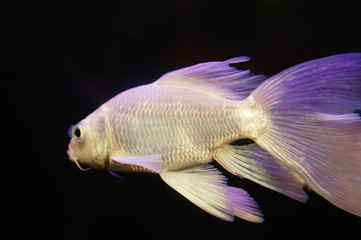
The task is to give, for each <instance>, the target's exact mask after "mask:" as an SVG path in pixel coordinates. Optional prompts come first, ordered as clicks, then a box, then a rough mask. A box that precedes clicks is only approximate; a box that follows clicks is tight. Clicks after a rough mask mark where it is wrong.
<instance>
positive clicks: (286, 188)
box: [215, 144, 308, 202]
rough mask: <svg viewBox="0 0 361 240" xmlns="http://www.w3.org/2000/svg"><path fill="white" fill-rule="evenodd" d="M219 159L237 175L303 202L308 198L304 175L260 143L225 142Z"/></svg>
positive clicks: (227, 168)
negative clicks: (275, 157)
mask: <svg viewBox="0 0 361 240" xmlns="http://www.w3.org/2000/svg"><path fill="white" fill-rule="evenodd" d="M215 159H216V161H217V162H219V163H220V164H221V165H222V166H223V167H224V168H225V169H226V170H227V171H229V172H231V173H232V174H234V175H237V176H240V177H244V178H247V179H249V180H251V181H254V182H256V183H258V184H260V185H262V186H264V187H267V188H270V189H272V190H275V191H277V192H279V193H282V194H284V195H286V196H288V197H291V198H293V199H295V200H298V201H300V202H306V201H307V199H308V196H307V194H306V193H305V192H304V191H303V183H302V182H300V180H301V179H299V178H298V176H296V175H294V174H292V173H290V172H289V171H288V170H287V169H285V168H284V167H283V166H282V165H281V164H280V163H278V162H276V160H275V159H274V158H273V157H272V156H271V155H270V154H269V153H268V152H266V151H265V150H263V149H262V148H261V147H259V146H258V145H257V144H250V145H247V146H232V145H225V146H224V147H223V148H222V149H221V151H220V152H219V154H218V155H217V156H216V157H215Z"/></svg>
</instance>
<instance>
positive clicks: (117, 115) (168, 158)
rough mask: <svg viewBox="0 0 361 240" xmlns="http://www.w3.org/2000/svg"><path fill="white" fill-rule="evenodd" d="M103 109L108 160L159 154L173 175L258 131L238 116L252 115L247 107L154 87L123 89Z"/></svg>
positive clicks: (184, 90) (200, 94)
mask: <svg viewBox="0 0 361 240" xmlns="http://www.w3.org/2000/svg"><path fill="white" fill-rule="evenodd" d="M104 108H106V109H107V111H108V112H109V113H111V114H110V115H109V116H108V117H109V123H110V128H111V129H112V133H111V136H112V140H111V143H110V149H111V150H110V155H112V156H147V155H161V156H162V159H163V163H162V167H163V168H164V169H166V170H172V171H174V170H179V169H184V168H188V167H194V166H197V165H200V164H205V163H209V162H211V161H212V159H213V158H214V157H215V155H216V153H217V152H219V151H220V149H221V148H222V146H223V145H224V144H229V143H230V142H233V141H235V140H238V139H241V138H247V137H249V136H248V133H247V132H246V131H244V129H247V128H252V132H256V131H257V129H258V128H260V127H262V125H261V124H260V125H254V124H252V123H253V121H251V120H252V119H249V118H250V116H242V114H239V112H240V111H241V110H240V109H242V110H243V111H246V110H248V111H249V112H255V110H253V109H251V106H250V104H247V103H246V102H239V101H234V100H229V99H224V98H220V97H218V96H214V95H210V94H207V93H205V92H202V91H199V90H196V89H188V88H178V87H173V86H170V87H167V86H165V87H164V86H160V85H158V84H156V83H153V84H149V85H145V86H141V87H137V88H134V89H131V90H128V91H126V92H124V93H123V94H120V95H118V96H117V97H115V98H114V99H112V100H110V101H109V102H107V103H106V104H105V105H104ZM246 118H248V119H246ZM255 118H256V117H255ZM256 119H259V118H256ZM256 119H255V120H256ZM242 123H245V124H242ZM246 124H247V125H252V126H246ZM110 170H113V169H110Z"/></svg>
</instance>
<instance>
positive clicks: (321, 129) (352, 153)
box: [250, 53, 361, 216]
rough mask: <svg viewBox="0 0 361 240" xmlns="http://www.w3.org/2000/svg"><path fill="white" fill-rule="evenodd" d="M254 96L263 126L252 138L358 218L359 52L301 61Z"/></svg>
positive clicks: (360, 212)
mask: <svg viewBox="0 0 361 240" xmlns="http://www.w3.org/2000/svg"><path fill="white" fill-rule="evenodd" d="M250 97H253V98H254V100H255V101H256V102H258V103H259V104H260V105H261V106H262V107H263V109H264V111H265V112H266V115H267V116H266V118H267V127H266V129H265V132H264V134H263V135H261V136H260V137H259V138H257V139H254V140H255V141H256V143H257V144H259V145H260V146H261V147H262V148H264V149H266V150H267V151H268V152H270V153H271V154H272V155H273V156H274V157H276V158H277V159H279V160H280V161H281V162H282V164H283V165H285V166H287V168H288V169H292V170H293V171H294V172H295V173H296V174H297V175H298V176H300V177H301V178H302V179H303V180H304V181H305V182H306V183H307V184H308V185H309V186H310V187H311V188H312V189H313V190H314V191H316V192H317V193H319V194H320V195H321V196H323V197H324V198H326V199H327V200H328V201H330V202H331V203H333V204H335V205H336V206H338V207H340V208H342V209H344V210H346V211H348V212H350V213H353V214H355V215H358V216H361V119H360V118H359V116H358V115H357V114H353V112H354V111H355V110H356V109H361V53H349V54H341V55H336V56H331V57H326V58H322V59H318V60H313V61H310V62H306V63H303V64H300V65H297V66H295V67H292V68H290V69H288V70H285V71H283V72H281V73H280V74H277V75H276V76H274V77H271V78H270V79H269V80H267V81H265V82H264V83H263V84H262V85H261V86H260V87H259V88H257V89H256V90H255V91H254V92H253V93H252V94H251V96H250Z"/></svg>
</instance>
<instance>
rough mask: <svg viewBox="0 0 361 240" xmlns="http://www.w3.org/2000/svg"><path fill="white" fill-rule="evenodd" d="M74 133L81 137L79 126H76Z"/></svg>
mask: <svg viewBox="0 0 361 240" xmlns="http://www.w3.org/2000/svg"><path fill="white" fill-rule="evenodd" d="M74 135H75V136H76V137H77V138H80V137H81V131H80V129H79V128H76V129H75V130H74Z"/></svg>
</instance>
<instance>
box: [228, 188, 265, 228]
mask: <svg viewBox="0 0 361 240" xmlns="http://www.w3.org/2000/svg"><path fill="white" fill-rule="evenodd" d="M228 198H229V199H230V200H231V206H232V209H233V214H234V215H235V216H237V217H239V218H242V219H244V220H247V221H250V222H254V223H262V222H263V221H264V219H263V214H262V212H261V210H260V209H259V206H258V204H257V202H256V201H255V200H253V198H252V197H251V196H249V194H248V193H247V192H246V191H244V190H243V189H240V188H236V187H228Z"/></svg>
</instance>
